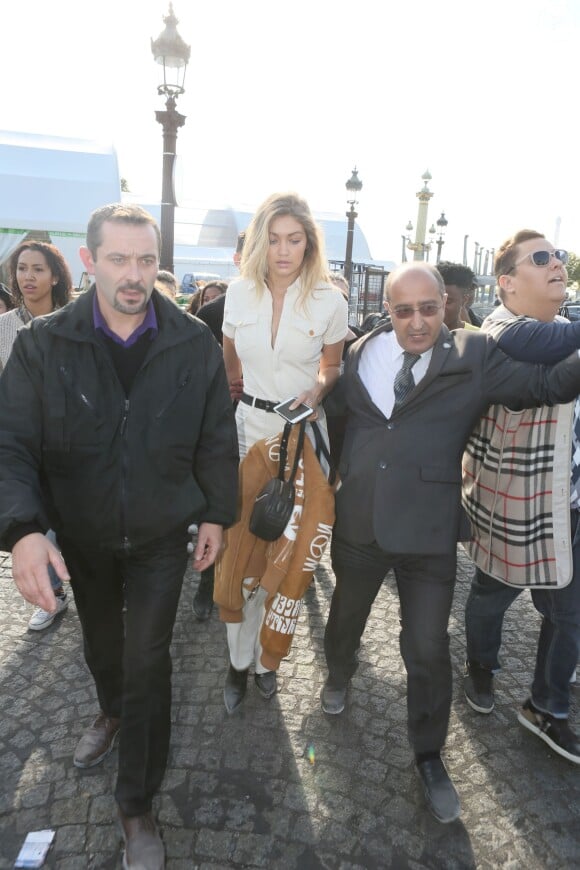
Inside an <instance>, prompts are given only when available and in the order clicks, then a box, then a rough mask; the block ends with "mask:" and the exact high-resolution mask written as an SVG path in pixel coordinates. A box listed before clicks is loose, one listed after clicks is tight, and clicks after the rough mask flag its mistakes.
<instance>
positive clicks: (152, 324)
mask: <svg viewBox="0 0 580 870" xmlns="http://www.w3.org/2000/svg"><path fill="white" fill-rule="evenodd" d="M93 323H94V326H95V329H100V330H101V331H102V332H103V333H104V334H105V335H106V336H108V337H109V338H110V339H112V340H113V341H114V342H116V343H117V344H120V345H121V347H131V346H132V345H134V344H135V342H136V341H138V340H139V339H140V338H141V336H142V335H144V333H146V332H147V330H148V329H150V330H151V341H153V339H154V338H155V337H156V335H157V333H158V332H159V326H158V325H157V315H156V314H155V308H154V307H153V300H152V299H150V300H149V302H148V304H147V310H146V312H145V319H144V321H143V323H140V324H139V326H138V327H137V329H136V330H135V332H132V333H131V335H130V336H129V338H128V339H127V340H126V341H124V340H123V339H122V338H121V337H120V336H119V335H117V333H116V332H113V331H112V330H111V329H109V327H108V326H107V323H106V321H105V318H104V317H103V314H102V312H101V309H100V306H99V300H98V298H97V294H96V291H95V295H94V297H93Z"/></svg>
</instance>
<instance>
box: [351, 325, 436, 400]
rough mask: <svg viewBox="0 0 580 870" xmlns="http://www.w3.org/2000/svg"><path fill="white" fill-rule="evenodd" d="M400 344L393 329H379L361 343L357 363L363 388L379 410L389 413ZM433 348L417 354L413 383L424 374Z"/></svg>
mask: <svg viewBox="0 0 580 870" xmlns="http://www.w3.org/2000/svg"><path fill="white" fill-rule="evenodd" d="M403 352H404V351H403V348H402V347H401V345H400V344H399V342H398V341H397V337H396V335H395V332H394V331H392V332H381V334H380V335H377V337H376V338H373V339H371V340H370V341H368V342H367V343H366V345H365V348H364V350H363V352H362V354H361V358H360V360H359V365H358V373H359V375H360V378H361V380H362V382H363V384H364V386H365V387H366V390H367V392H368V394H369V396H370V397H371V399H372V401H373V402H374V404H375V405H376V406H377V408H378V409H379V411H382V413H383V414H384V415H385V417H390V416H391V414H392V413H393V407H394V404H395V387H394V385H395V377H396V375H397V372H398V371H399V369H400V368H401V366H402V365H403ZM432 354H433V348H432V347H430V348H429V350H426V351H425V353H422V354H421V355H420V359H418V360H417V362H416V363H415V365H414V366H413V368H412V369H411V374H412V375H413V380H414V381H415V384H418V383H419V381H420V380H421V379H422V378H423V377H424V376H425V374H426V372H427V369H428V368H429V363H430V362H431V356H432Z"/></svg>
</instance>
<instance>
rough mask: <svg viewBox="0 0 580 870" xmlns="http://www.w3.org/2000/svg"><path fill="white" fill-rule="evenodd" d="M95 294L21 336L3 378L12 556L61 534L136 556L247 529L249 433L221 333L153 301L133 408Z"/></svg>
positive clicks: (0, 470) (0, 435)
mask: <svg viewBox="0 0 580 870" xmlns="http://www.w3.org/2000/svg"><path fill="white" fill-rule="evenodd" d="M94 292H95V291H94V290H92V291H89V292H87V293H85V294H83V296H81V297H80V298H79V299H78V300H76V301H75V302H72V303H70V304H69V305H67V306H66V307H65V308H62V309H61V310H60V311H57V312H55V313H54V314H51V315H48V316H46V317H39V318H35V319H34V320H33V321H32V322H31V324H30V326H29V327H27V328H25V329H23V330H21V331H20V332H19V334H18V336H17V338H16V341H15V343H14V347H13V349H12V353H11V355H10V358H9V360H8V363H7V365H6V368H5V370H4V373H3V374H2V376H1V377H0V548H4V549H10V548H11V546H13V545H14V543H15V542H16V541H17V540H18V539H19V538H20V537H22V536H23V534H26V533H28V532H29V531H34V530H39V531H43V532H44V531H46V530H47V529H48V528H53V529H54V530H55V531H56V533H57V535H58V534H59V533H60V534H62V535H63V536H64V537H66V538H68V539H71V540H73V541H75V542H76V543H81V544H82V543H87V544H90V545H91V546H93V547H94V546H97V547H100V548H102V549H107V550H117V549H120V548H123V549H130V548H132V547H136V546H139V545H141V544H144V543H147V542H150V541H152V540H155V539H156V538H159V537H162V536H164V535H166V534H168V533H173V532H176V531H178V530H180V529H184V530H185V529H186V528H187V526H188V524H189V523H191V522H197V523H201V522H204V521H205V522H212V523H219V524H221V525H223V526H229V525H231V524H232V523H233V521H234V519H235V511H236V495H237V466H238V445H237V435H236V427H235V421H234V416H233V411H232V403H231V399H230V396H229V391H228V387H227V381H226V376H225V370H224V366H223V360H222V354H221V352H220V349H219V347H218V345H217V344H216V342H215V341H214V339H213V337H212V335H211V333H210V331H209V330H208V329H207V327H206V326H205V325H204V324H202V323H200V322H199V321H198V320H196V319H195V318H192V317H190V316H188V315H186V314H184V313H183V312H182V311H180V310H179V309H178V308H177V306H176V305H175V304H174V303H173V302H171V301H170V300H168V299H166V298H164V297H163V296H162V295H161V294H159V293H158V292H157V291H154V297H153V298H154V304H155V309H156V313H157V319H158V325H159V333H158V335H157V336H156V338H155V339H154V340H153V341H152V342H151V345H150V347H149V348H148V350H147V354H146V357H145V360H144V362H143V365H142V366H141V368H140V370H139V371H138V373H137V375H136V377H135V380H134V382H133V385H132V387H131V391H130V394H129V397H128V398H126V397H125V393H124V391H123V388H122V387H121V384H120V382H119V380H118V378H117V375H116V373H115V369H114V367H113V363H112V361H111V358H110V355H109V353H108V351H107V349H106V347H105V346H104V345H103V344H102V343H101V342H100V341H99V339H98V338H97V336H96V334H95V330H94V325H93V308H92V306H93V294H94Z"/></svg>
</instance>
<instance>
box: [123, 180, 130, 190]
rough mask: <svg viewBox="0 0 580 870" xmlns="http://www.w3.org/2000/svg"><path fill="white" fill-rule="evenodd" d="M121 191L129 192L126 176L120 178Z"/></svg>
mask: <svg viewBox="0 0 580 870" xmlns="http://www.w3.org/2000/svg"><path fill="white" fill-rule="evenodd" d="M121 192H122V193H130V190H129V182H128V181H127V179H126V178H121Z"/></svg>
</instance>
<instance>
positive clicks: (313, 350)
mask: <svg viewBox="0 0 580 870" xmlns="http://www.w3.org/2000/svg"><path fill="white" fill-rule="evenodd" d="M327 326H328V324H327V323H326V321H323V320H309V319H306V318H296V319H295V320H294V321H293V323H292V345H293V348H294V349H295V350H296V351H297V352H299V353H300V355H301V359H302V360H304V361H305V362H311V363H317V362H318V361H319V360H320V354H321V353H322V348H323V346H324V334H325V332H326V329H327Z"/></svg>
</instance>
